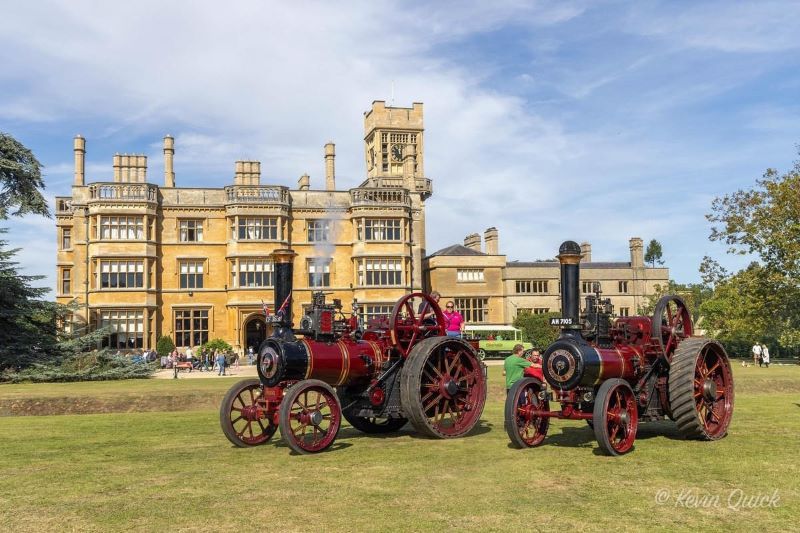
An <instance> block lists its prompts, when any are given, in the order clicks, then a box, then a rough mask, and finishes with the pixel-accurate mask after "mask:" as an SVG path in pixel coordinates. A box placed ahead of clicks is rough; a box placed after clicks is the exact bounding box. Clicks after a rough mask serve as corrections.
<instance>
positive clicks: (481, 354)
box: [478, 348, 486, 361]
mask: <svg viewBox="0 0 800 533" xmlns="http://www.w3.org/2000/svg"><path fill="white" fill-rule="evenodd" d="M478 359H480V360H481V361H483V360H484V359H486V350H484V349H483V348H481V349H480V350H478Z"/></svg>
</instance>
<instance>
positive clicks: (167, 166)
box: [164, 135, 175, 187]
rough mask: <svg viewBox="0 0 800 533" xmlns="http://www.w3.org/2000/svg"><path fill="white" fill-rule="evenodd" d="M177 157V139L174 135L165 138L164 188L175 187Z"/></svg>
mask: <svg viewBox="0 0 800 533" xmlns="http://www.w3.org/2000/svg"><path fill="white" fill-rule="evenodd" d="M174 156H175V139H174V138H173V137H172V135H167V136H166V137H164V187H174V186H175V167H174V165H173V161H172V159H173V157H174Z"/></svg>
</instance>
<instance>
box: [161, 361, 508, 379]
mask: <svg viewBox="0 0 800 533" xmlns="http://www.w3.org/2000/svg"><path fill="white" fill-rule="evenodd" d="M484 363H486V366H497V365H502V364H503V360H502V359H491V360H488V361H484ZM225 376H227V377H230V376H233V377H240V378H254V377H258V374H257V373H256V367H255V365H240V366H239V368H226V369H225ZM153 377H154V378H156V379H173V378H174V377H175V372H174V371H173V370H172V369H171V368H162V369H160V370H156V373H155V374H154V375H153ZM216 377H222V376H217V371H216V370H214V371H213V372H201V371H199V370H192V371H191V372H189V371H188V370H181V371H179V372H178V379H201V378H216Z"/></svg>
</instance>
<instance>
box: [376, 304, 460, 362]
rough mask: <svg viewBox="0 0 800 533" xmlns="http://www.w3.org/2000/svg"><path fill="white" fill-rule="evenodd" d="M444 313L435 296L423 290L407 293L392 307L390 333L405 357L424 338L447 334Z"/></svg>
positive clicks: (393, 341) (393, 342)
mask: <svg viewBox="0 0 800 533" xmlns="http://www.w3.org/2000/svg"><path fill="white" fill-rule="evenodd" d="M446 332H447V331H446V329H445V323H444V314H443V313H442V309H441V308H440V307H439V304H437V303H436V302H435V301H434V299H433V298H431V297H430V296H429V295H427V294H424V293H421V292H413V293H411V294H406V295H405V296H403V297H402V298H400V299H399V300H398V301H397V303H396V304H394V308H393V309H392V316H391V317H390V319H389V333H390V335H391V338H392V344H394V345H395V346H396V347H397V349H398V350H399V351H400V353H401V354H402V355H403V357H408V354H409V353H410V352H411V349H412V348H413V347H414V345H415V344H416V343H417V342H419V341H421V340H422V339H424V338H428V337H433V336H441V335H445V334H446Z"/></svg>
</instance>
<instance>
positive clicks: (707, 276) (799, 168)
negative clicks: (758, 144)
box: [700, 161, 800, 348]
mask: <svg viewBox="0 0 800 533" xmlns="http://www.w3.org/2000/svg"><path fill="white" fill-rule="evenodd" d="M798 191H800V161H798V162H795V164H794V166H793V168H792V169H791V170H789V171H788V172H786V173H785V174H782V175H780V174H779V173H778V172H777V171H776V170H774V169H768V170H767V171H766V172H765V173H764V175H763V176H762V178H761V179H760V180H757V181H756V186H755V187H754V188H752V189H740V190H738V191H736V192H734V193H732V194H728V195H725V196H722V197H719V198H716V199H715V200H714V202H713V203H712V206H711V213H710V214H708V215H706V218H707V219H708V220H709V222H711V223H712V228H711V235H710V237H709V238H710V239H711V240H712V241H719V242H724V243H725V244H727V245H728V253H731V254H738V255H752V256H754V257H755V258H756V259H757V261H754V262H753V263H751V264H750V265H749V266H748V267H747V268H745V269H743V270H741V271H739V272H737V273H734V274H731V273H728V272H727V271H725V269H723V268H722V267H720V265H719V264H718V263H717V262H716V261H714V260H713V259H711V258H709V257H706V258H704V260H703V264H702V265H701V267H700V271H701V274H702V275H703V278H704V280H705V281H707V282H708V283H711V284H713V287H714V296H713V297H712V298H710V299H709V301H707V302H705V304H704V306H703V312H704V314H707V315H708V318H709V326H711V327H713V328H714V329H715V333H716V334H717V335H719V336H720V337H722V338H726V337H727V338H731V339H742V340H745V339H746V340H747V341H748V342H750V343H752V342H753V341H761V342H764V341H769V340H772V341H773V342H779V343H780V344H781V345H782V346H784V347H786V348H790V347H796V346H797V344H798V340H800V193H798Z"/></svg>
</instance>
